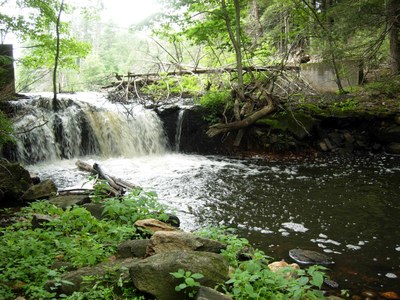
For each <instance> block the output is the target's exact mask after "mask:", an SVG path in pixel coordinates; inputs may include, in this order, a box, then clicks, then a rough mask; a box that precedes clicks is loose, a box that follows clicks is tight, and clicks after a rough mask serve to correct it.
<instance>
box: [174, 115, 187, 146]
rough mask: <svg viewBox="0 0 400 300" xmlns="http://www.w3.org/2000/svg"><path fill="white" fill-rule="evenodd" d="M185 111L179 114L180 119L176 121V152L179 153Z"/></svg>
mask: <svg viewBox="0 0 400 300" xmlns="http://www.w3.org/2000/svg"><path fill="white" fill-rule="evenodd" d="M185 111H186V110H185V109H181V110H180V111H179V114H178V119H177V121H176V133H175V152H179V148H180V145H181V136H182V124H183V119H184V116H185Z"/></svg>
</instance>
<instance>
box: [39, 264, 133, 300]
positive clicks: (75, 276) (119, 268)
mask: <svg viewBox="0 0 400 300" xmlns="http://www.w3.org/2000/svg"><path fill="white" fill-rule="evenodd" d="M136 261H137V259H132V258H129V259H121V260H115V261H107V262H103V263H100V264H98V265H96V266H91V267H84V268H80V269H78V270H74V271H71V272H67V273H64V274H63V275H62V276H61V280H60V281H59V282H54V281H49V282H47V283H46V285H45V288H46V290H48V291H53V292H54V289H56V291H57V294H59V295H60V294H65V295H71V294H72V293H74V292H77V291H85V290H88V289H91V288H92V287H93V286H94V285H95V284H96V280H97V279H100V278H101V277H102V276H105V275H108V276H112V278H114V279H115V281H117V280H118V279H119V278H123V279H129V275H128V269H129V267H130V266H131V265H132V264H134V263H136ZM88 276H89V277H90V276H91V277H94V278H96V279H94V280H93V281H86V280H84V278H85V277H88ZM107 280H111V281H112V280H113V279H110V278H107ZM68 282H70V283H72V284H70V283H68Z"/></svg>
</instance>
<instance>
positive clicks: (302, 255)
mask: <svg viewBox="0 0 400 300" xmlns="http://www.w3.org/2000/svg"><path fill="white" fill-rule="evenodd" d="M289 256H290V258H292V259H293V260H294V261H296V262H298V263H299V264H304V265H331V264H334V262H333V261H332V259H331V258H330V257H328V256H327V255H325V254H323V253H319V252H316V251H311V250H303V249H292V250H290V251H289Z"/></svg>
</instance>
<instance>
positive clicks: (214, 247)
mask: <svg viewBox="0 0 400 300" xmlns="http://www.w3.org/2000/svg"><path fill="white" fill-rule="evenodd" d="M225 248H226V246H225V245H224V244H222V243H220V242H217V241H214V240H210V239H206V238H203V237H199V236H196V235H193V234H190V233H186V232H180V231H158V232H156V233H154V235H153V236H152V237H151V239H150V242H149V245H148V246H147V256H150V255H154V254H159V253H165V252H171V251H178V250H179V251H204V252H213V253H220V252H221V250H222V249H225Z"/></svg>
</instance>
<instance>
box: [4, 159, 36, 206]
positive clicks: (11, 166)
mask: <svg viewBox="0 0 400 300" xmlns="http://www.w3.org/2000/svg"><path fill="white" fill-rule="evenodd" d="M31 185H32V182H31V177H30V174H29V172H28V171H27V170H25V169H24V168H23V167H22V166H21V165H20V164H17V163H3V162H1V163H0V191H1V195H0V207H12V206H19V205H21V204H22V202H20V201H19V199H20V198H21V196H22V195H23V194H24V193H25V191H26V190H28V189H29V187H30V186H31Z"/></svg>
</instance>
